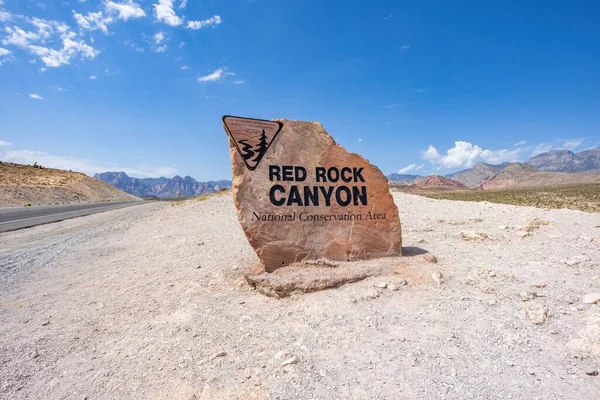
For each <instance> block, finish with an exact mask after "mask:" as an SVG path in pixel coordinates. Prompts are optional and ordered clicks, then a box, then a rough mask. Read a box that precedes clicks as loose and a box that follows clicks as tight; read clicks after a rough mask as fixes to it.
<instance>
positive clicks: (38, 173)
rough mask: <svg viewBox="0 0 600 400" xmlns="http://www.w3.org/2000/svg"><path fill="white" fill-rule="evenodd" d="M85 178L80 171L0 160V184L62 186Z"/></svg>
mask: <svg viewBox="0 0 600 400" xmlns="http://www.w3.org/2000/svg"><path fill="white" fill-rule="evenodd" d="M82 179H85V175H84V174H82V173H80V172H71V171H63V170H60V169H54V168H43V167H42V168H40V167H34V166H31V165H22V164H13V163H6V162H0V185H2V186H23V185H27V186H64V185H67V184H69V183H73V182H76V181H80V180H82Z"/></svg>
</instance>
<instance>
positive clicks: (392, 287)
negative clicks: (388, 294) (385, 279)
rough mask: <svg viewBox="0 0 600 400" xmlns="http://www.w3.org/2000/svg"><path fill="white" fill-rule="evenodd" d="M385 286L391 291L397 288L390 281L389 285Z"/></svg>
mask: <svg viewBox="0 0 600 400" xmlns="http://www.w3.org/2000/svg"><path fill="white" fill-rule="evenodd" d="M387 288H388V289H390V290H391V291H394V292H395V291H396V290H398V288H397V287H396V286H395V285H392V284H391V283H390V284H389V285H387Z"/></svg>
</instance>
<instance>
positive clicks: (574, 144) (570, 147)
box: [563, 139, 583, 150]
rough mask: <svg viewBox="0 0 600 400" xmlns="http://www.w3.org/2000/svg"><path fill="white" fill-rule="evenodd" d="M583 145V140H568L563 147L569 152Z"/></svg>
mask: <svg viewBox="0 0 600 400" xmlns="http://www.w3.org/2000/svg"><path fill="white" fill-rule="evenodd" d="M581 143H583V139H571V140H567V141H566V142H565V144H564V145H563V147H564V148H565V149H568V150H575V149H576V148H578V147H579V146H581Z"/></svg>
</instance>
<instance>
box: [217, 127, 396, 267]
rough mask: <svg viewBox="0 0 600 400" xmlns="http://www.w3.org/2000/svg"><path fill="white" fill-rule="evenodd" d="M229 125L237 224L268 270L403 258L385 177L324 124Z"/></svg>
mask: <svg viewBox="0 0 600 400" xmlns="http://www.w3.org/2000/svg"><path fill="white" fill-rule="evenodd" d="M223 126H224V128H225V131H226V132H227V134H228V135H229V146H230V156H231V167H232V169H233V199H234V202H235V206H236V207H237V211H238V219H239V221H240V224H241V225H242V229H243V230H244V233H245V234H246V237H247V238H248V241H249V242H250V244H251V245H252V247H253V248H254V250H255V251H256V254H257V255H258V257H259V258H260V260H261V261H262V263H263V264H264V266H265V270H266V271H274V270H276V269H277V268H280V267H284V266H286V265H288V264H291V263H294V262H299V261H303V260H317V259H328V260H343V261H349V260H360V259H369V258H376V257H384V256H392V255H399V254H401V252H402V237H401V228H400V219H399V217H398V209H397V207H396V205H395V204H394V200H393V198H392V196H391V194H390V192H389V189H388V183H387V179H386V177H385V176H384V175H383V174H382V173H381V171H380V170H379V169H378V168H377V167H375V166H373V165H371V164H369V162H368V161H367V160H365V159H364V158H362V157H361V156H359V155H358V154H354V153H349V152H348V151H346V150H345V149H344V148H343V147H341V146H339V145H337V144H336V143H335V141H334V140H333V138H332V137H331V136H329V134H328V133H327V132H325V129H323V126H322V125H321V124H319V123H318V122H302V121H288V120H285V119H280V120H274V121H266V120H256V119H249V118H240V117H232V116H224V117H223Z"/></svg>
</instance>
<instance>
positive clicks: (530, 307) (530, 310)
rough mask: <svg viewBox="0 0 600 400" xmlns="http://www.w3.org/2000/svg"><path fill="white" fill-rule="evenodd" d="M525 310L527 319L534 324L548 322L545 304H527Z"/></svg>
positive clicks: (533, 302) (532, 302)
mask: <svg viewBox="0 0 600 400" xmlns="http://www.w3.org/2000/svg"><path fill="white" fill-rule="evenodd" d="M524 308H525V314H527V318H529V320H530V321H531V322H533V323H534V324H536V325H541V324H543V323H544V322H546V318H547V317H548V310H547V309H546V307H545V306H544V305H543V304H541V303H537V302H535V301H531V302H529V303H526V305H525V307H524Z"/></svg>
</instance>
